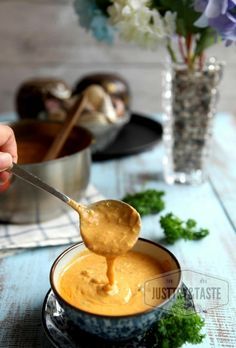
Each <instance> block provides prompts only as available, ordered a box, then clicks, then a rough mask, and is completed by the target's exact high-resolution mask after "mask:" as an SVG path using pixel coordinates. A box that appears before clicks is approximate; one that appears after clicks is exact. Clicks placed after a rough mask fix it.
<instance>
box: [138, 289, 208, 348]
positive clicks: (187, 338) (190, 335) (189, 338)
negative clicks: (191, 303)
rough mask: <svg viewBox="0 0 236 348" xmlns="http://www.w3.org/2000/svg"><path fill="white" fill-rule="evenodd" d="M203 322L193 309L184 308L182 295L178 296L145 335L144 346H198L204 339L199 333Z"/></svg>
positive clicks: (165, 347)
mask: <svg viewBox="0 0 236 348" xmlns="http://www.w3.org/2000/svg"><path fill="white" fill-rule="evenodd" d="M203 326H204V320H203V319H202V318H201V317H200V315H199V314H197V313H196V312H195V311H194V309H193V308H188V309H186V308H185V300H184V297H183V295H182V294H181V295H179V296H178V298H177V299H176V302H175V303H174V305H173V306H172V308H171V309H170V311H169V312H168V313H167V314H166V315H165V316H164V317H163V318H162V319H160V320H158V321H157V322H156V324H155V326H154V327H153V328H152V330H151V331H148V332H147V334H146V335H145V337H144V339H145V344H146V346H147V347H148V346H150V347H160V348H179V347H181V346H182V345H183V344H184V343H187V342H188V343H192V344H198V343H201V342H202V341H203V339H204V337H205V335H204V334H202V333H201V329H202V328H203Z"/></svg>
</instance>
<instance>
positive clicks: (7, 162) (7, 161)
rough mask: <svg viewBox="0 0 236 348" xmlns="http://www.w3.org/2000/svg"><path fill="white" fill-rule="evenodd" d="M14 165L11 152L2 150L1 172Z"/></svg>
mask: <svg viewBox="0 0 236 348" xmlns="http://www.w3.org/2000/svg"><path fill="white" fill-rule="evenodd" d="M11 165H12V157H11V155H10V154H9V153H6V152H0V172H3V171H4V170H6V169H8V168H9V167H11Z"/></svg>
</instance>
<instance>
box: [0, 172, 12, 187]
mask: <svg viewBox="0 0 236 348" xmlns="http://www.w3.org/2000/svg"><path fill="white" fill-rule="evenodd" d="M10 178H11V174H10V173H8V172H0V186H2V185H4V184H5V183H6V182H8V181H9V180H10ZM0 192H1V187H0Z"/></svg>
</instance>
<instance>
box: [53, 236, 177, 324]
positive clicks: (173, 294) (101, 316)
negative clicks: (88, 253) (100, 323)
mask: <svg viewBox="0 0 236 348" xmlns="http://www.w3.org/2000/svg"><path fill="white" fill-rule="evenodd" d="M139 240H140V241H142V242H145V243H149V244H153V245H154V246H156V247H158V248H160V249H163V250H164V251H165V252H167V253H168V254H169V255H170V256H171V258H172V259H173V260H174V261H175V263H176V265H177V267H178V270H179V274H180V279H179V283H178V285H177V287H176V289H175V291H174V292H173V293H172V294H171V295H170V297H168V298H167V299H166V300H165V301H163V302H162V303H160V304H159V305H157V306H155V307H152V308H150V309H147V310H145V311H143V312H138V313H134V314H125V315H104V314H97V313H91V312H88V311H86V310H84V309H80V308H78V307H76V306H74V305H72V304H71V303H69V302H67V301H66V300H65V299H64V298H63V297H62V296H61V295H60V293H59V292H58V291H57V289H56V286H55V284H54V279H53V276H54V271H55V269H56V267H57V265H58V263H59V261H60V260H61V259H62V258H63V257H64V256H65V255H66V254H68V253H69V252H70V251H71V250H73V249H76V248H77V247H78V246H80V245H82V244H83V245H85V244H84V242H83V241H80V242H78V243H76V244H73V245H72V246H70V247H69V248H67V249H65V250H64V251H63V252H62V253H61V254H60V255H59V256H58V257H57V258H56V259H55V261H54V262H53V264H52V266H51V269H50V273H49V281H50V285H51V289H52V291H53V292H54V294H55V296H56V297H57V298H59V299H60V301H61V302H64V303H65V304H66V305H67V306H69V307H70V308H71V309H73V310H75V311H77V312H80V313H84V314H86V315H89V316H92V317H96V318H103V319H113V320H114V319H126V318H132V317H137V316H142V315H146V314H148V313H150V312H153V311H155V310H156V309H157V308H158V309H161V308H162V307H163V306H164V305H165V304H166V303H167V302H169V301H170V300H171V299H172V298H173V297H175V296H176V294H178V292H179V290H180V289H181V287H182V282H183V279H182V268H181V266H180V263H179V261H178V259H177V258H176V256H175V255H174V254H173V253H172V252H171V251H170V250H169V249H167V248H165V247H164V246H163V245H161V244H159V243H156V242H153V241H152V240H149V239H145V238H141V237H140V238H138V240H137V242H138V241H139ZM137 242H136V243H137Z"/></svg>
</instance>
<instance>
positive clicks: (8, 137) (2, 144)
mask: <svg viewBox="0 0 236 348" xmlns="http://www.w3.org/2000/svg"><path fill="white" fill-rule="evenodd" d="M0 131H1V137H0V150H1V151H2V152H7V153H9V154H10V155H11V156H12V158H13V161H14V162H17V145H16V139H15V135H14V132H13V130H12V129H11V128H10V127H8V126H6V125H0Z"/></svg>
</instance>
